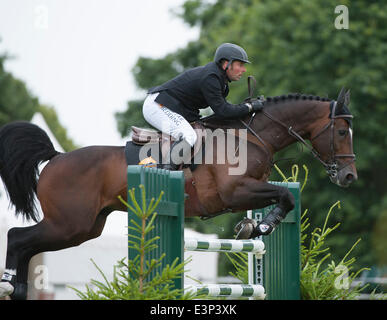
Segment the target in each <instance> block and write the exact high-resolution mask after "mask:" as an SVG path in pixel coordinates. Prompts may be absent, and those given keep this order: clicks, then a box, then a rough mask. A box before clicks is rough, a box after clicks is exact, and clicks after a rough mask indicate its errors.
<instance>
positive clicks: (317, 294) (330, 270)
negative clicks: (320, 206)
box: [301, 201, 369, 300]
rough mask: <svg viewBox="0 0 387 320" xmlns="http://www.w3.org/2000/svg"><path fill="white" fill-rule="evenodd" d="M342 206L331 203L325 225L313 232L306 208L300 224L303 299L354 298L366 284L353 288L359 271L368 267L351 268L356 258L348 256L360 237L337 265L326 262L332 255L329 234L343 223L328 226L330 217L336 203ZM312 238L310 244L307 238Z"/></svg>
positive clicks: (332, 262)
mask: <svg viewBox="0 0 387 320" xmlns="http://www.w3.org/2000/svg"><path fill="white" fill-rule="evenodd" d="M336 206H338V207H340V202H339V201H338V202H336V203H335V204H333V205H332V207H331V208H330V210H329V211H328V214H327V216H326V218H325V222H324V226H323V227H322V229H321V228H315V229H314V230H313V231H312V232H311V233H310V234H307V229H308V228H309V227H310V224H309V219H308V218H306V214H307V210H305V213H304V215H303V216H302V219H303V221H302V224H301V234H302V236H301V296H302V299H304V300H352V299H356V298H357V297H358V296H359V295H360V293H361V291H363V290H364V289H365V288H366V287H367V285H365V286H361V285H356V286H354V287H352V288H351V285H352V283H353V281H354V280H355V278H356V277H358V275H359V274H360V273H361V272H362V271H364V270H369V269H367V268H362V269H360V270H358V271H357V272H353V271H352V272H350V271H351V270H352V269H353V266H352V264H353V263H354V262H355V258H351V259H349V260H347V259H348V256H349V255H350V253H351V252H352V251H353V249H354V248H355V247H356V245H357V244H358V243H359V242H360V239H359V240H357V241H356V243H355V244H354V245H353V246H352V248H351V249H350V250H349V251H348V252H347V253H346V254H345V256H344V258H343V259H341V261H340V262H339V263H338V264H337V265H336V263H335V262H334V261H333V260H331V262H330V263H329V264H328V265H327V266H326V267H325V268H324V267H323V266H324V263H325V262H326V260H328V258H330V257H331V253H330V252H329V247H327V246H326V244H325V239H326V237H327V236H328V235H329V234H330V233H331V232H333V231H334V230H336V229H337V228H338V227H339V226H340V223H337V224H336V225H335V226H333V227H327V223H328V219H329V217H330V215H331V212H332V210H333V208H334V207H336ZM307 241H309V245H307V244H306V242H307Z"/></svg>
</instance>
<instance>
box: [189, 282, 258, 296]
mask: <svg viewBox="0 0 387 320" xmlns="http://www.w3.org/2000/svg"><path fill="white" fill-rule="evenodd" d="M184 291H185V292H191V293H192V294H193V295H206V296H208V297H229V298H240V297H250V298H254V299H257V300H263V299H265V289H264V288H263V286H261V285H259V284H253V285H252V284H206V285H186V286H184Z"/></svg>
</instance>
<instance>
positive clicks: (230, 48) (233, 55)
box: [214, 43, 250, 70]
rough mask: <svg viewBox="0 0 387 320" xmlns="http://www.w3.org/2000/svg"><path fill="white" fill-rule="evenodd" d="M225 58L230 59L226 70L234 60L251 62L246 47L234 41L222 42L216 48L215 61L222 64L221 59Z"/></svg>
mask: <svg viewBox="0 0 387 320" xmlns="http://www.w3.org/2000/svg"><path fill="white" fill-rule="evenodd" d="M223 59H225V60H228V64H227V67H226V70H227V69H228V67H229V66H230V65H231V63H232V62H233V61H234V60H238V61H242V62H245V63H250V61H249V57H248V56H247V53H246V51H245V49H243V48H242V47H240V46H238V45H236V44H233V43H222V44H221V45H220V46H219V47H218V48H217V49H216V52H215V57H214V61H215V63H216V64H218V65H220V61H221V60H223Z"/></svg>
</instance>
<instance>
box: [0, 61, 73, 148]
mask: <svg viewBox="0 0 387 320" xmlns="http://www.w3.org/2000/svg"><path fill="white" fill-rule="evenodd" d="M7 59H10V57H9V56H8V55H0V127H1V126H3V125H4V124H6V123H8V122H11V121H16V120H25V121H30V120H31V119H32V117H33V115H34V114H35V113H36V112H40V113H42V115H43V117H44V119H45V120H46V123H47V125H48V126H49V127H50V130H51V131H52V133H53V134H54V135H55V137H56V138H57V140H58V142H59V143H60V145H61V146H62V147H63V149H64V150H65V151H71V150H74V149H76V148H77V146H76V145H74V143H73V141H72V140H71V139H70V138H69V137H68V136H67V132H66V129H65V128H63V126H62V125H61V124H60V122H59V119H58V115H57V113H56V111H55V109H54V108H52V107H48V106H44V105H41V104H40V103H39V100H38V98H37V97H35V96H34V95H33V94H32V93H31V92H30V91H29V90H28V89H27V86H26V84H25V83H24V82H23V81H21V80H19V79H16V78H15V77H14V76H13V75H12V74H11V73H10V72H7V71H6V70H5V68H4V62H5V61H6V60H7Z"/></svg>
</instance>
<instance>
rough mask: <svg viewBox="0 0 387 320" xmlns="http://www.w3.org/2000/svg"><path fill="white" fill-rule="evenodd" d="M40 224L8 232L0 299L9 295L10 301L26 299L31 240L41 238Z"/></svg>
mask: <svg viewBox="0 0 387 320" xmlns="http://www.w3.org/2000/svg"><path fill="white" fill-rule="evenodd" d="M40 226H41V225H40V224H37V225H34V226H31V227H24V228H12V229H10V230H9V231H8V245H7V258H6V268H5V272H4V274H3V277H2V280H1V282H0V297H2V296H7V295H11V297H12V299H15V300H24V299H26V298H27V278H28V264H29V260H30V258H31V257H32V255H31V254H30V252H31V249H30V248H34V241H33V239H34V238H36V237H39V236H41V232H40V231H39V229H40Z"/></svg>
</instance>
